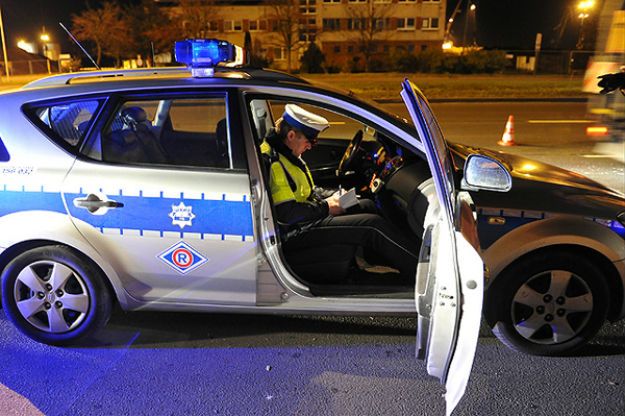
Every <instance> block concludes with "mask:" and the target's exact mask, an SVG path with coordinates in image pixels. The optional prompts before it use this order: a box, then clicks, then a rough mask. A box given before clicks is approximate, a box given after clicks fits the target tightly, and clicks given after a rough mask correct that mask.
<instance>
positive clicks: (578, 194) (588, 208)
mask: <svg viewBox="0 0 625 416" xmlns="http://www.w3.org/2000/svg"><path fill="white" fill-rule="evenodd" d="M449 147H450V149H451V150H452V152H453V154H454V155H455V156H456V157H454V161H455V162H456V163H457V165H458V168H459V169H462V167H463V166H464V160H465V159H466V158H467V156H468V155H470V154H473V153H479V154H483V155H486V156H490V157H492V158H495V159H497V160H499V161H501V163H502V164H503V165H504V166H506V168H507V169H508V170H509V171H510V173H511V175H512V189H511V190H510V191H509V192H508V193H506V194H501V193H496V192H484V191H480V192H474V193H472V196H473V199H474V201H475V203H476V204H477V205H478V206H489V207H501V208H506V207H507V208H515V209H528V210H537V211H542V212H560V213H570V214H576V215H586V216H593V217H603V218H614V216H615V215H616V214H618V213H619V212H621V211H623V210H625V198H624V196H623V195H622V194H620V193H619V192H617V191H615V190H613V189H610V188H608V187H606V186H604V185H602V184H600V183H598V182H596V181H594V180H592V179H590V178H588V177H586V176H584V175H581V174H579V173H576V172H572V171H569V170H566V169H562V168H558V167H556V166H553V165H550V164H548V163H543V162H539V161H536V160H532V159H528V158H525V157H522V156H516V155H512V154H508V153H505V152H500V151H493V150H488V149H480V148H476V147H471V146H466V145H461V144H456V143H449Z"/></svg>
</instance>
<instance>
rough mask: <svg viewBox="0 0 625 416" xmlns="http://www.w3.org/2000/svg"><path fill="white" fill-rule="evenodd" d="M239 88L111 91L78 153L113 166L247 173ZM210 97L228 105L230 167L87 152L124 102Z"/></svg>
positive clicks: (88, 158) (90, 159) (88, 159)
mask: <svg viewBox="0 0 625 416" xmlns="http://www.w3.org/2000/svg"><path fill="white" fill-rule="evenodd" d="M236 90H237V88H236V87H231V86H227V87H215V88H201V89H199V88H198V89H192V90H189V89H182V88H176V89H159V90H154V89H148V90H127V91H115V92H113V93H111V94H109V97H108V100H107V103H106V105H105V108H103V109H102V111H101V113H100V117H99V118H98V120H96V122H95V123H94V124H93V125H92V127H91V128H90V129H89V134H88V136H87V137H86V138H85V139H84V140H83V144H82V146H81V149H80V153H79V154H78V155H77V157H78V158H80V159H81V160H83V161H88V162H92V163H100V164H104V165H111V166H121V167H132V168H145V169H168V170H185V171H187V170H190V171H201V172H220V173H247V172H248V171H249V169H248V165H247V160H246V159H247V157H246V155H245V143H244V142H245V138H244V137H243V131H242V128H241V125H240V124H241V123H242V121H241V117H240V115H239V114H238V112H237V111H233V109H237V108H238V107H237V106H238V102H237V91H236ZM210 97H219V98H223V99H224V102H225V105H226V123H227V134H228V147H229V155H230V165H229V167H228V168H219V167H212V166H190V165H178V164H158V163H152V164H138V163H117V162H110V161H104V160H102V159H95V158H92V157H89V156H88V155H87V154H86V151H87V150H88V149H87V144H88V143H92V142H93V141H94V140H96V139H97V138H96V137H95V135H99V134H101V133H102V132H103V131H105V130H106V129H107V128H109V126H110V124H111V123H112V122H113V117H114V115H115V114H116V112H117V111H118V110H119V108H120V106H121V105H123V103H124V102H128V101H142V100H143V101H157V100H165V99H171V100H174V99H202V98H210Z"/></svg>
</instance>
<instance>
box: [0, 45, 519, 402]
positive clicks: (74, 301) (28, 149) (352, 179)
mask: <svg viewBox="0 0 625 416" xmlns="http://www.w3.org/2000/svg"><path fill="white" fill-rule="evenodd" d="M176 56H177V60H178V61H179V62H181V63H185V64H187V65H188V66H189V69H187V68H182V69H181V68H169V69H150V70H134V71H133V70H128V71H111V72H103V71H100V72H93V73H80V74H64V75H58V76H53V77H49V78H44V79H41V80H38V81H35V82H33V83H31V84H28V85H27V86H25V87H24V88H22V89H21V90H20V91H17V92H12V93H6V94H2V95H0V106H2V108H3V111H2V112H1V113H0V169H1V170H2V184H1V186H0V271H1V276H2V303H3V307H4V308H5V310H6V314H7V317H8V318H9V319H10V320H11V321H12V322H13V323H14V324H15V325H16V326H17V328H18V329H19V330H20V331H21V332H23V333H24V334H26V335H27V336H29V337H31V338H32V339H34V340H37V341H39V342H43V343H48V344H54V345H67V344H71V343H73V342H75V341H77V340H78V339H80V338H83V337H86V336H89V335H90V334H91V333H93V332H94V331H95V330H97V329H98V328H100V327H102V326H103V325H105V324H106V322H107V320H108V318H109V316H110V313H111V308H112V306H113V304H116V305H119V306H120V307H121V308H122V309H124V310H139V309H140V310H168V311H205V312H213V311H227V312H248V313H300V314H301V313H325V314H328V313H342V314H345V313H351V314H354V313H360V314H376V313H383V314H414V312H415V309H416V312H417V314H418V329H417V335H418V336H417V348H418V353H417V354H418V357H419V358H423V359H426V360H427V369H428V372H429V373H430V374H432V375H434V376H436V377H437V378H439V379H440V380H441V382H443V383H445V384H446V388H447V394H446V399H447V408H448V413H450V412H451V411H452V410H453V408H454V407H455V405H456V404H457V403H458V401H459V400H460V398H461V397H462V395H463V394H464V390H465V386H466V383H467V380H468V377H469V373H470V371H471V365H472V362H473V355H474V353H475V347H476V344H477V336H478V330H479V325H480V318H481V306H482V296H483V263H482V260H481V258H480V256H479V243H478V239H477V224H476V221H475V213H474V211H473V202H472V201H471V198H470V196H469V194H468V193H467V192H466V190H463V189H471V190H478V189H490V190H493V191H502V192H505V191H507V190H509V189H510V184H511V178H510V174H509V172H508V171H506V169H505V168H504V167H503V165H502V164H501V163H500V162H498V161H497V160H496V159H494V158H491V157H489V156H484V155H480V154H474V155H470V156H468V157H467V159H466V163H465V166H464V171H463V172H459V171H457V170H454V169H453V163H452V160H451V157H452V156H451V153H450V151H449V149H448V148H447V144H446V142H445V141H444V139H443V137H442V134H441V132H440V129H439V127H438V124H437V122H436V119H435V118H434V116H433V114H432V112H431V110H430V108H429V106H428V103H427V101H426V99H425V97H424V96H423V95H422V94H421V92H420V91H419V90H418V89H417V88H416V87H415V86H414V85H413V84H412V83H410V82H409V81H408V80H406V81H405V82H404V83H403V85H402V86H403V91H402V98H403V99H404V102H405V104H406V107H407V109H408V111H409V113H410V114H411V115H412V119H413V120H412V123H409V122H408V121H406V120H402V119H399V118H397V117H395V116H394V115H392V114H389V113H387V112H385V111H384V110H382V109H380V108H379V107H377V106H375V105H372V104H369V103H366V102H363V101H361V100H359V99H357V98H355V97H353V96H350V95H346V94H342V93H339V92H336V91H332V90H329V89H325V88H321V87H319V86H315V85H312V84H309V83H308V82H306V81H304V80H302V79H299V78H296V77H293V76H291V75H288V74H283V73H279V72H274V71H267V70H259V69H254V68H246V67H243V66H236V67H223V66H216V64H217V63H218V62H229V63H234V64H235V65H236V62H237V60H236V56H237V50H236V48H234V47H233V46H232V45H230V44H228V43H226V42H222V41H217V40H193V41H184V42H180V43H177V45H176ZM286 103H297V104H298V105H300V106H302V107H306V108H308V109H310V110H312V111H314V112H316V113H321V114H324V115H325V114H330V115H332V117H333V118H332V119H331V120H332V122H333V124H334V126H333V127H332V128H330V129H328V130H327V132H328V134H337V135H338V136H337V137H340V136H341V134H343V133H345V132H347V134H348V136H347V137H350V138H351V139H350V140H349V146H343V144H345V143H346V142H344V141H340V140H332V141H329V140H326V142H330V146H329V147H328V146H320V148H319V149H320V152H321V153H322V154H326V155H330V156H332V157H333V163H334V164H335V165H336V166H338V172H335V171H333V172H331V174H329V175H328V173H329V172H328V171H327V169H323V168H322V169H321V172H320V174H319V175H318V178H319V180H320V181H322V180H323V178H326V180H329V181H330V182H331V183H330V185H334V186H339V185H341V186H343V187H345V188H348V187H349V186H353V185H356V184H358V181H359V180H360V179H361V178H362V177H363V175H364V176H365V177H367V176H368V179H367V183H368V184H367V186H365V187H364V188H361V187H360V186H359V187H358V189H359V190H360V196H361V197H362V198H371V199H374V200H378V197H379V199H380V201H382V200H389V201H392V202H391V204H390V205H388V204H386V205H385V204H383V203H382V202H380V209H381V210H382V212H383V213H384V215H385V216H386V217H387V218H390V219H391V220H392V221H393V222H394V223H395V224H398V225H405V224H407V226H405V227H403V228H402V231H403V232H404V233H405V235H406V237H407V238H412V239H414V240H415V241H420V242H421V244H420V252H419V253H415V255H418V257H419V266H418V268H417V272H416V276H415V279H414V281H410V282H406V281H404V280H402V279H398V278H397V277H398V273H397V271H396V270H393V269H392V265H382V266H386V267H383V268H382V271H380V270H376V271H373V268H370V270H367V269H366V267H364V266H363V267H358V263H357V261H356V260H357V259H356V257H357V256H358V250H359V247H357V246H349V245H345V244H340V243H337V242H332V241H328V242H326V243H325V244H324V249H325V250H326V254H325V255H324V256H323V258H320V256H319V255H317V256H315V257H313V256H311V255H310V254H309V253H306V252H295V253H294V255H293V253H291V255H289V256H287V255H286V253H285V251H284V250H283V247H284V246H285V244H286V245H288V241H286V240H285V239H284V238H283V236H281V235H280V233H279V232H278V228H277V221H276V220H275V217H274V212H273V206H272V202H271V193H270V192H268V186H267V184H268V171H267V166H266V165H265V163H264V160H263V158H262V157H261V153H260V143H261V141H262V139H263V138H264V137H265V134H266V133H267V131H268V129H269V128H270V127H271V126H273V125H274V123H275V117H276V116H279V115H280V114H282V111H281V110H279V112H278V111H276V109H282V108H283V107H284V105H285V104H286ZM348 126H356V128H354V129H349V128H348V129H347V130H345V128H346V127H348ZM335 127H336V128H335ZM336 144H339V147H336ZM373 148H374V149H377V150H376V152H375V155H374V154H371V153H370V152H368V151H366V150H365V149H373ZM363 152H364V153H363ZM363 154H364V155H366V159H367V158H369V157H370V156H371V157H372V158H373V159H367V160H366V161H364V162H365V163H363V159H362V156H363ZM374 166H375V168H374ZM355 172H358V173H355ZM393 178H396V180H393ZM396 185H397V188H396V187H395V186H396ZM399 189H401V190H402V192H403V191H405V192H407V194H406V195H408V196H409V198H408V199H405V200H401V199H398V198H396V196H397V195H399V194H398V193H397V192H396V191H399ZM373 254H375V253H373ZM363 255H364V254H363ZM374 257H375V256H374ZM368 260H371V257H369V258H368ZM373 266H374V267H376V266H380V265H378V264H373ZM388 266H391V267H388ZM415 303H416V308H415Z"/></svg>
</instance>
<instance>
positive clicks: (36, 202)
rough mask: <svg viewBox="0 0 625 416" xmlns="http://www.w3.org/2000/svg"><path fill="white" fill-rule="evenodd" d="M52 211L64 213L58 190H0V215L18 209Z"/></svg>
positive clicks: (17, 210)
mask: <svg viewBox="0 0 625 416" xmlns="http://www.w3.org/2000/svg"><path fill="white" fill-rule="evenodd" d="M34 210H44V211H54V212H60V213H62V214H65V213H66V212H65V206H64V205H63V199H62V198H61V194H60V193H58V192H28V191H26V192H22V191H6V190H0V216H4V215H7V214H12V213H14V212H19V211H34Z"/></svg>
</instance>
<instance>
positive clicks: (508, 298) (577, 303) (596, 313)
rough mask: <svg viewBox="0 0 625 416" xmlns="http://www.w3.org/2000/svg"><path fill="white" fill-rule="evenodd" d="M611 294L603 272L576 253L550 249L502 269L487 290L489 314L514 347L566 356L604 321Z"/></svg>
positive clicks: (495, 329) (496, 330)
mask: <svg viewBox="0 0 625 416" xmlns="http://www.w3.org/2000/svg"><path fill="white" fill-rule="evenodd" d="M608 304H609V293H608V288H607V285H606V282H605V280H604V277H603V275H602V273H601V270H600V269H599V268H597V267H596V266H595V265H594V264H593V263H592V262H591V260H589V259H587V258H584V257H583V256H580V255H578V254H576V253H570V252H565V251H549V252H543V253H540V254H536V255H531V256H529V257H527V258H524V259H522V260H520V261H518V262H516V263H514V264H513V265H511V266H510V267H509V268H507V269H506V270H504V272H502V273H501V274H500V275H499V276H498V277H497V280H496V281H495V282H494V283H493V286H491V288H489V289H488V291H487V293H486V302H485V308H484V311H485V316H486V319H487V321H488V323H489V324H490V325H491V328H492V330H493V333H494V334H495V336H496V337H497V338H498V339H499V340H500V341H501V342H502V343H504V344H505V345H506V346H508V347H510V348H512V349H513V350H516V351H520V352H524V353H527V354H532V355H565V354H568V353H570V352H572V351H574V350H575V349H577V348H579V347H581V346H582V345H584V344H585V343H586V342H588V341H589V340H590V339H591V338H592V337H593V336H594V335H595V334H596V333H597V331H598V330H599V329H600V328H601V326H602V324H603V323H604V321H605V319H606V316H607V313H608Z"/></svg>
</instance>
